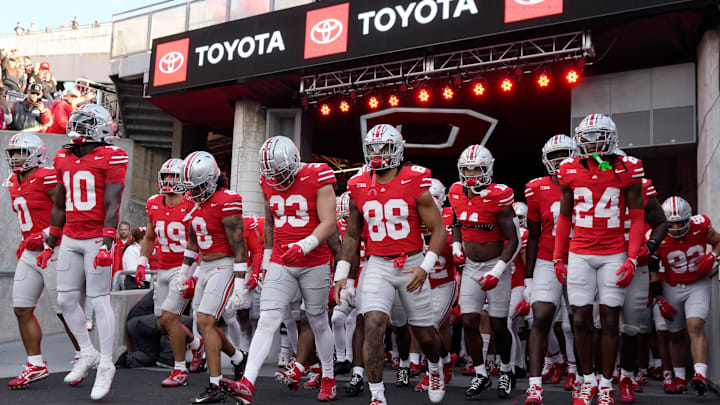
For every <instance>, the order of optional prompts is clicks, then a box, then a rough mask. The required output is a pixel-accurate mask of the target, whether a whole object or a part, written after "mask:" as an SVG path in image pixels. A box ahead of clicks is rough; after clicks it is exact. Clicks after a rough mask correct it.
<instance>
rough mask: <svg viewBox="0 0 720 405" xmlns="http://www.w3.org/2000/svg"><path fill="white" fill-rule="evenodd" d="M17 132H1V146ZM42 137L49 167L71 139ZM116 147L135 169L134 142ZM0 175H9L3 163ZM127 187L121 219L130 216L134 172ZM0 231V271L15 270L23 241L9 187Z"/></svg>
mask: <svg viewBox="0 0 720 405" xmlns="http://www.w3.org/2000/svg"><path fill="white" fill-rule="evenodd" d="M14 134H15V132H9V131H0V145H3V146H4V145H7V144H8V142H9V139H10V137H11V136H12V135H14ZM40 137H41V138H42V140H43V141H44V142H45V146H46V147H47V162H46V163H45V164H46V165H47V166H51V165H52V159H53V157H54V156H55V154H56V153H57V151H58V150H59V149H60V147H62V145H64V144H66V143H68V140H69V138H68V137H67V136H64V135H48V134H41V135H40ZM115 145H117V146H119V147H121V148H123V149H124V150H125V151H126V152H127V154H128V157H129V160H130V161H129V167H133V160H134V159H133V155H134V153H133V152H134V150H133V145H134V143H133V141H132V140H130V139H118V140H116V142H115ZM2 157H3V159H4V157H5V154H4V152H3V154H2ZM0 167H1V168H0V173H3V172H5V174H2V175H1V176H2V179H3V181H4V180H5V179H6V178H7V175H8V174H9V171H8V168H7V164H6V163H5V162H4V161H3V162H2V163H0ZM125 182H126V187H125V190H124V192H123V201H122V206H121V207H120V218H121V219H123V218H125V217H126V216H127V215H128V206H129V199H130V188H131V185H132V170H128V171H127V174H126V176H125ZM0 207H3V208H4V209H3V210H0V229H3V230H4V237H3V238H0V260H2V261H1V262H0V270H15V266H16V265H17V258H16V257H15V250H16V249H17V247H18V244H19V243H20V241H21V240H22V236H21V234H20V228H19V225H18V219H17V216H16V215H15V213H14V212H13V211H12V210H11V208H10V193H9V192H8V189H7V187H0Z"/></svg>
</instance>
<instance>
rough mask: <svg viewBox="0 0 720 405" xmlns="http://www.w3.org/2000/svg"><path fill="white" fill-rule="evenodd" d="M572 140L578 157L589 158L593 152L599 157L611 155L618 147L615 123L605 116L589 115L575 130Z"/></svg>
mask: <svg viewBox="0 0 720 405" xmlns="http://www.w3.org/2000/svg"><path fill="white" fill-rule="evenodd" d="M573 140H574V141H575V148H576V150H577V153H578V155H579V156H580V157H584V158H587V157H590V155H592V153H593V152H597V154H598V155H601V156H602V155H612V154H614V153H615V150H616V149H617V145H618V135H617V128H616V127H615V122H613V120H612V119H611V118H610V117H608V116H607V115H603V114H590V115H588V116H587V117H585V118H583V120H582V121H580V124H579V125H578V126H577V128H575V137H574V138H573Z"/></svg>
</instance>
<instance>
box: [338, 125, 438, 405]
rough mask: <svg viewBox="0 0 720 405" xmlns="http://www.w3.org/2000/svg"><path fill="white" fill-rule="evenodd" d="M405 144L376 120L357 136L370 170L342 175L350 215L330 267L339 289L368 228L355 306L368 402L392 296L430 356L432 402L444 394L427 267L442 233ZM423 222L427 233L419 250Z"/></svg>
mask: <svg viewBox="0 0 720 405" xmlns="http://www.w3.org/2000/svg"><path fill="white" fill-rule="evenodd" d="M403 149H404V141H403V138H402V135H401V134H400V132H398V131H397V129H395V128H394V127H393V126H391V125H387V124H379V125H376V126H374V127H373V128H372V129H370V131H369V132H368V133H367V135H366V136H365V137H364V138H363V155H364V157H365V164H366V165H367V166H368V168H369V169H370V170H368V171H366V172H362V173H360V174H358V175H357V176H354V177H353V178H351V179H350V180H349V181H348V190H349V191H350V216H349V218H348V228H347V230H346V231H345V237H344V239H343V253H342V260H340V262H339V263H338V265H337V268H336V270H335V288H336V289H338V288H343V287H344V285H345V282H346V279H347V276H348V273H349V270H350V267H351V263H354V262H355V260H357V255H358V251H359V245H360V237H361V231H362V230H363V229H366V231H367V239H366V245H365V248H366V252H367V256H368V260H367V266H366V267H365V268H364V269H363V275H362V280H361V283H360V286H359V295H360V297H361V301H362V302H361V309H360V311H361V312H362V313H363V314H364V315H365V341H364V346H363V357H364V363H365V369H366V370H367V375H368V382H369V386H370V392H371V396H372V397H371V401H370V403H371V404H374V405H379V404H385V403H386V399H385V386H384V384H383V381H382V373H383V365H384V346H383V337H384V336H385V329H386V327H387V322H388V318H389V317H390V315H391V309H392V307H393V302H394V301H395V299H396V297H398V298H399V301H400V303H401V305H402V308H403V309H404V311H405V313H406V315H407V319H408V324H409V325H410V328H411V329H412V331H413V334H414V335H415V337H416V338H417V339H418V342H419V343H420V346H421V347H422V351H423V352H424V353H425V355H426V356H427V359H428V370H429V373H430V379H429V384H428V396H429V398H430V401H431V402H433V403H437V402H440V401H441V400H442V398H443V397H444V396H445V384H444V382H443V376H442V363H441V361H440V339H439V337H438V335H437V333H436V331H435V328H434V327H433V313H432V297H431V292H430V283H429V280H428V274H429V273H431V272H432V271H433V269H434V267H435V263H436V262H437V260H438V257H439V255H440V254H441V253H442V250H443V248H444V246H445V240H446V238H447V234H446V232H445V229H444V226H443V222H442V218H441V217H440V212H439V211H438V209H437V206H436V205H435V203H434V202H433V198H432V196H431V195H430V193H429V192H428V189H429V188H430V186H431V184H432V182H431V175H430V171H429V170H428V169H426V168H424V167H421V166H413V165H403V164H402V163H403ZM421 223H424V224H425V225H426V226H427V228H428V229H429V230H430V233H431V236H430V242H429V243H428V246H429V247H428V251H427V253H426V254H425V255H423V254H422V251H423V246H424V243H423V239H422V234H421V230H420V224H421Z"/></svg>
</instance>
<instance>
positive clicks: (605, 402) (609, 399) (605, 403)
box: [598, 387, 635, 405]
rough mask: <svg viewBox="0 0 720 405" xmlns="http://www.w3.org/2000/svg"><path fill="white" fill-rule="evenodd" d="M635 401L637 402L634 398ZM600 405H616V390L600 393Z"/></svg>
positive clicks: (611, 389)
mask: <svg viewBox="0 0 720 405" xmlns="http://www.w3.org/2000/svg"><path fill="white" fill-rule="evenodd" d="M633 400H635V397H634V396H633ZM598 405H615V390H614V389H613V388H612V387H610V388H605V389H601V390H600V391H599V392H598Z"/></svg>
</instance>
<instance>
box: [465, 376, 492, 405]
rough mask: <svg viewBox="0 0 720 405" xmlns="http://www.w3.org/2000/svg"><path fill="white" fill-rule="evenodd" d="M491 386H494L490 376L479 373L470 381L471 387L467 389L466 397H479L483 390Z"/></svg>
mask: <svg viewBox="0 0 720 405" xmlns="http://www.w3.org/2000/svg"><path fill="white" fill-rule="evenodd" d="M490 387H492V381H490V377H488V376H485V375H482V374H477V375H475V378H473V379H472V381H471V382H470V387H469V388H468V389H466V390H465V399H477V398H478V397H479V396H480V394H481V393H482V392H483V391H485V390H487V389H488V388H490Z"/></svg>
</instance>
